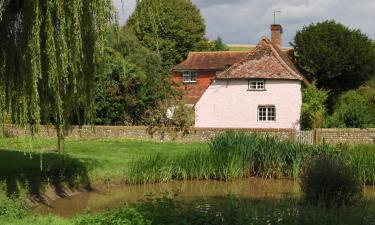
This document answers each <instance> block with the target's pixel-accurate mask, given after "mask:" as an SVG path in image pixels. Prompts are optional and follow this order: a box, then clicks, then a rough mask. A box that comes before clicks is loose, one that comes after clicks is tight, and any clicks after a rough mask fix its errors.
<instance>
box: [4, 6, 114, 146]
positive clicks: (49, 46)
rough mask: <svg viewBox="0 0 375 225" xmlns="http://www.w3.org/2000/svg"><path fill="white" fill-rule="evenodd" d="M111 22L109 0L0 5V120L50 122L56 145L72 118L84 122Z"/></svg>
mask: <svg viewBox="0 0 375 225" xmlns="http://www.w3.org/2000/svg"><path fill="white" fill-rule="evenodd" d="M112 21H113V5H112V1H111V0H91V1H84V0H33V1H16V0H2V1H0V30H1V32H0V106H1V110H0V112H1V115H0V116H2V117H4V114H8V115H11V117H12V122H14V123H17V124H29V125H30V127H31V131H32V132H34V131H35V128H36V125H38V124H39V123H40V122H41V121H49V122H52V123H53V124H55V125H56V127H57V130H58V135H59V140H60V139H61V138H62V137H63V129H62V127H63V125H67V123H68V121H69V118H70V117H72V116H73V114H75V113H77V114H80V115H81V116H82V121H83V119H85V120H90V119H91V118H92V117H91V115H92V112H93V109H94V107H93V102H94V101H93V96H94V91H93V90H94V80H95V74H96V72H97V70H98V69H99V67H98V65H100V61H101V53H102V52H103V49H104V46H105V33H106V28H107V27H109V26H108V24H110V23H111V22H112ZM78 111H79V112H78ZM59 147H60V146H59Z"/></svg>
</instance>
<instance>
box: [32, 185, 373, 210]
mask: <svg viewBox="0 0 375 225" xmlns="http://www.w3.org/2000/svg"><path fill="white" fill-rule="evenodd" d="M166 192H169V193H171V192H178V193H179V198H181V199H183V200H190V199H196V198H209V197H214V196H225V195H228V194H233V195H236V196H238V197H241V198H253V199H254V198H255V199H256V198H268V199H269V198H284V197H299V196H300V188H299V185H298V183H297V182H294V181H291V180H263V179H257V178H251V179H244V180H236V181H231V182H223V181H175V182H171V183H166V184H147V185H131V186H130V185H124V186H121V187H112V188H105V189H101V190H96V191H93V192H86V193H81V194H78V195H75V196H73V197H69V198H64V199H57V200H55V201H52V202H50V206H43V205H40V206H38V207H37V208H36V209H35V211H37V212H40V213H42V214H46V213H53V214H57V215H60V216H64V217H70V216H74V215H77V214H80V213H83V212H85V211H86V210H88V209H89V210H91V211H100V210H103V209H106V208H109V207H115V206H118V205H121V204H124V203H133V202H136V201H139V200H144V199H146V198H147V195H149V194H161V193H166ZM365 195H366V197H375V189H374V188H370V187H366V189H365Z"/></svg>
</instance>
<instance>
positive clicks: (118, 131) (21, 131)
mask: <svg viewBox="0 0 375 225" xmlns="http://www.w3.org/2000/svg"><path fill="white" fill-rule="evenodd" d="M229 130H233V131H246V132H257V133H261V134H265V135H272V136H275V137H277V138H279V139H283V140H285V139H290V138H294V136H295V130H293V129H216V128H199V129H194V128H193V129H191V131H190V133H189V134H188V135H186V136H182V135H181V134H176V133H173V132H165V134H164V135H161V134H160V133H155V134H154V135H150V134H149V133H148V132H147V127H145V126H72V128H71V129H70V131H69V133H68V135H67V136H68V138H73V139H76V138H94V139H106V138H122V139H135V140H167V141H170V140H176V141H181V142H195V141H198V142H199V141H208V140H209V139H210V138H211V137H213V136H214V135H215V134H217V133H220V132H224V131H229ZM4 135H5V136H8V137H22V136H29V135H30V132H29V130H28V129H27V128H20V127H18V126H14V125H5V133H4ZM36 136H37V137H43V138H55V137H56V131H55V128H54V127H53V126H40V127H39V131H38V133H37V134H36Z"/></svg>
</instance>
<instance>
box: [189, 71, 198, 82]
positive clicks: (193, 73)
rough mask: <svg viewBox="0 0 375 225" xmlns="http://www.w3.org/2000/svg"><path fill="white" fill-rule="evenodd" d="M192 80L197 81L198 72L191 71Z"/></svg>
mask: <svg viewBox="0 0 375 225" xmlns="http://www.w3.org/2000/svg"><path fill="white" fill-rule="evenodd" d="M190 81H192V82H195V81H197V72H191V73H190Z"/></svg>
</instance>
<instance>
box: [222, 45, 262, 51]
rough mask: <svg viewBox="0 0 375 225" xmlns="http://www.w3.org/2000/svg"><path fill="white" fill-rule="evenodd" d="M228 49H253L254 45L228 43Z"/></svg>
mask: <svg viewBox="0 0 375 225" xmlns="http://www.w3.org/2000/svg"><path fill="white" fill-rule="evenodd" d="M228 47H229V50H230V51H251V50H254V49H255V45H235V44H228Z"/></svg>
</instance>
